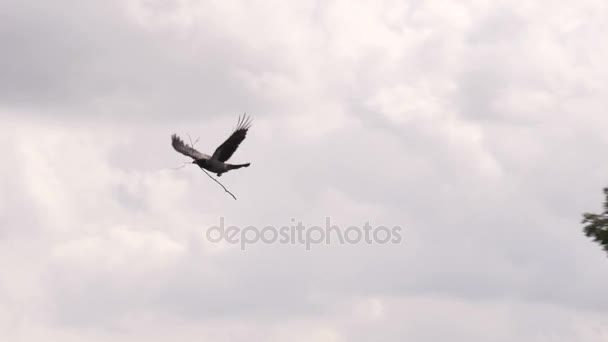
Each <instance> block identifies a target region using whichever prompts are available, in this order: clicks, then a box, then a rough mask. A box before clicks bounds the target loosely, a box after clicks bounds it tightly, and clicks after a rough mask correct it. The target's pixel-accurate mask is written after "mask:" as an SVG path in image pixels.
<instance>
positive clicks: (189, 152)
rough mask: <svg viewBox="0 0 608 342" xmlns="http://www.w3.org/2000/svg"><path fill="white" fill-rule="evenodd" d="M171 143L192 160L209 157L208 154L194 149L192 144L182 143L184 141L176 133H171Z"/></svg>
mask: <svg viewBox="0 0 608 342" xmlns="http://www.w3.org/2000/svg"><path fill="white" fill-rule="evenodd" d="M171 145H173V148H174V149H175V150H176V151H177V152H179V153H181V154H183V155H186V156H188V157H190V158H192V159H194V160H198V159H209V156H208V155H206V154H204V153H200V152H199V151H197V150H195V149H194V148H193V147H192V146H190V145H186V144H184V142H183V141H182V139H180V138H179V137H178V136H177V135H175V134H173V135H172V136H171Z"/></svg>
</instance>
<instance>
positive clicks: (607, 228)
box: [582, 188, 608, 253]
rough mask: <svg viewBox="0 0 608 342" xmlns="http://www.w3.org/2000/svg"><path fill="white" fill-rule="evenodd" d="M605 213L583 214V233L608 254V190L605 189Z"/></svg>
mask: <svg viewBox="0 0 608 342" xmlns="http://www.w3.org/2000/svg"><path fill="white" fill-rule="evenodd" d="M604 196H606V200H605V201H604V211H603V212H602V213H601V214H590V213H584V214H583V222H582V223H583V224H585V226H584V227H583V231H584V232H585V235H587V236H588V237H590V238H592V239H593V241H595V242H597V243H599V244H600V245H601V246H602V248H603V249H604V251H606V252H607V253H608V188H604Z"/></svg>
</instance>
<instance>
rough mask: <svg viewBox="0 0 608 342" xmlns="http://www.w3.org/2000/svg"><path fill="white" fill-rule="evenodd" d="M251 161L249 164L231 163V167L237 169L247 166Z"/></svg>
mask: <svg viewBox="0 0 608 342" xmlns="http://www.w3.org/2000/svg"><path fill="white" fill-rule="evenodd" d="M250 164H251V163H247V164H230V169H231V170H235V169H240V168H242V167H247V166H249V165H250Z"/></svg>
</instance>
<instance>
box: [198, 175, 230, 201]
mask: <svg viewBox="0 0 608 342" xmlns="http://www.w3.org/2000/svg"><path fill="white" fill-rule="evenodd" d="M201 170H203V172H204V173H206V174H207V176H209V178H211V179H213V180H214V181H215V182H216V183H217V184H219V185H220V186H221V187H222V188H224V191H226V192H227V193H229V194H230V196H232V198H234V200H235V201H236V197H234V195H233V194H232V192H230V191H228V189H226V187H225V186H224V184H222V183H220V182H219V181H218V180H217V179H215V178H213V176H211V175H210V174H209V173H208V172H207V171H205V169H201Z"/></svg>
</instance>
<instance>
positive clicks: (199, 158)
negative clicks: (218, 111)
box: [171, 114, 251, 177]
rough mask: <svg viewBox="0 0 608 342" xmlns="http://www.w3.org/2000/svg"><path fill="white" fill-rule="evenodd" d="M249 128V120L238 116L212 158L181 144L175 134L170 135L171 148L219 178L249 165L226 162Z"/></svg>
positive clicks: (244, 116)
mask: <svg viewBox="0 0 608 342" xmlns="http://www.w3.org/2000/svg"><path fill="white" fill-rule="evenodd" d="M250 127H251V118H250V117H248V116H247V115H246V114H243V116H239V120H238V122H237V125H236V128H235V129H234V132H232V134H231V135H230V137H228V139H226V141H224V143H223V144H221V145H220V146H219V147H218V148H217V149H216V150H215V152H213V155H212V156H209V155H207V154H204V153H201V152H199V151H197V150H195V149H194V146H190V145H187V144H185V143H184V142H183V140H182V139H180V137H178V136H177V135H176V134H173V135H171V145H173V148H174V149H175V150H176V151H177V152H179V153H181V154H183V155H186V156H188V157H190V158H192V159H194V161H192V164H196V165H198V166H199V167H200V168H201V169H205V170H207V171H210V172H213V173H215V174H217V176H218V177H219V176H221V175H222V173H225V172H228V171H230V170H235V169H240V168H242V167H247V166H249V165H250V163H246V164H228V163H226V161H227V160H228V159H230V157H232V155H233V154H234V152H235V151H236V149H237V148H238V147H239V145H240V144H241V142H243V140H245V137H246V136H247V130H248V129H249V128H250Z"/></svg>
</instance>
